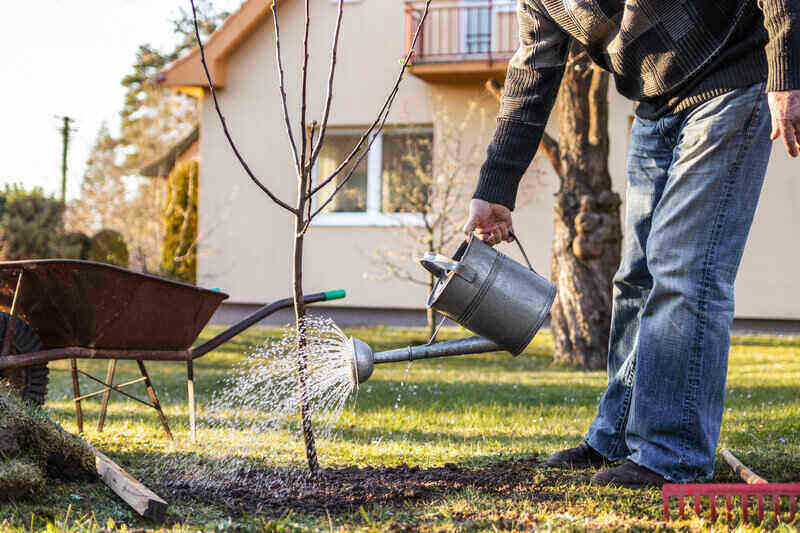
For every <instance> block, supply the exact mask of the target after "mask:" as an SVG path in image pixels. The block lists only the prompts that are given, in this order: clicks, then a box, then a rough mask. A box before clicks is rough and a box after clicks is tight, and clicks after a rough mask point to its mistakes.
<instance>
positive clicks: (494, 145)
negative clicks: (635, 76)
mask: <svg viewBox="0 0 800 533" xmlns="http://www.w3.org/2000/svg"><path fill="white" fill-rule="evenodd" d="M517 20H518V22H519V39H520V46H519V48H518V49H517V52H516V53H515V54H514V57H513V58H511V61H510V62H509V65H508V72H507V74H506V82H505V89H504V91H503V97H502V99H501V102H500V112H499V114H498V116H497V127H496V129H495V132H494V138H493V140H492V142H491V144H490V145H489V148H488V149H487V151H486V161H485V162H484V163H483V166H482V167H481V172H480V179H479V181H478V186H477V190H476V191H475V194H474V196H473V197H474V198H476V199H479V200H485V201H487V202H490V203H495V204H501V205H503V206H505V207H507V208H508V209H509V210H513V209H514V202H515V200H516V196H517V188H518V186H519V181H520V179H521V178H522V175H523V174H524V173H525V171H526V170H527V169H528V166H530V164H531V160H532V159H533V156H534V155H535V154H536V150H537V149H538V147H539V141H540V140H541V138H542V133H543V132H544V127H545V124H546V123H547V119H548V117H549V116H550V110H551V109H552V107H553V103H554V102H555V98H556V94H557V93H558V87H559V85H560V84H561V77H562V75H563V74H564V63H565V61H566V57H567V52H568V49H569V36H568V35H567V34H566V33H564V31H562V30H561V28H559V27H558V26H557V25H556V24H555V23H554V22H553V21H552V20H551V19H550V18H549V17H548V16H547V15H546V14H545V13H544V10H543V9H541V8H540V7H539V4H538V2H537V1H536V0H518V3H517Z"/></svg>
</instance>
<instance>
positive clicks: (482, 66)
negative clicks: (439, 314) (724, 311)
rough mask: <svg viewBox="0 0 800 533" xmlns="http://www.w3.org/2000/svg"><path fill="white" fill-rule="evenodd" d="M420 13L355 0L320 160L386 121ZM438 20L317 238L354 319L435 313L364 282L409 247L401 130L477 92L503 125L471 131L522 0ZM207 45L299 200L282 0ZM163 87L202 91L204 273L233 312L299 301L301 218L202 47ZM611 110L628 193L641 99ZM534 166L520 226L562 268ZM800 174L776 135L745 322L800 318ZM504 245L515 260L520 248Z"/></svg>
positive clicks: (320, 260)
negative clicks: (390, 250) (383, 260)
mask: <svg viewBox="0 0 800 533" xmlns="http://www.w3.org/2000/svg"><path fill="white" fill-rule="evenodd" d="M421 8H422V5H421V4H419V3H415V2H406V3H402V2H394V1H392V2H390V1H387V0H346V1H345V4H344V23H343V28H342V37H341V42H340V48H339V58H338V60H339V61H338V70H337V74H336V81H335V85H334V103H333V108H332V111H331V118H330V124H331V126H332V130H331V131H330V133H329V137H328V144H327V145H326V149H325V150H326V151H325V153H324V154H323V156H322V158H321V161H320V163H319V164H320V165H321V166H322V165H327V164H329V161H331V160H334V159H335V158H336V157H337V156H339V155H341V152H342V151H343V150H345V149H347V148H348V147H350V146H352V144H353V142H354V136H355V135H358V134H359V133H360V132H361V131H362V130H363V129H364V127H365V126H366V125H368V124H369V123H370V122H371V121H372V120H373V118H374V117H375V114H376V113H377V110H378V109H379V106H380V104H381V103H382V101H383V99H384V98H385V96H386V94H387V92H388V91H389V89H390V88H391V86H392V84H393V81H394V78H395V76H396V73H397V71H398V68H399V64H398V62H399V60H400V58H401V57H403V56H404V54H405V52H406V50H407V49H408V46H409V43H410V38H411V37H410V36H411V31H412V30H413V28H414V27H415V24H416V20H417V19H418V17H419V15H420V13H421ZM336 10H337V3H336V2H335V1H332V0H311V13H312V29H311V35H310V57H311V63H310V73H309V84H308V87H309V99H310V109H309V113H310V116H311V117H315V118H317V120H319V117H321V115H322V113H321V111H322V109H321V108H322V103H323V100H324V95H325V89H326V86H327V73H328V61H329V59H328V54H329V51H328V49H329V46H330V41H331V36H332V34H333V29H334V22H335V19H336ZM278 12H279V17H280V19H279V20H280V29H281V39H282V43H283V46H282V52H283V60H284V65H285V68H286V83H287V93H288V95H289V109H290V112H291V113H292V115H293V116H295V117H296V116H297V110H298V103H297V95H298V94H299V91H298V85H299V79H300V76H299V74H298V71H297V65H298V64H299V58H300V53H301V42H302V27H303V20H304V9H303V3H302V2H297V1H293V0H282V1H281V2H280V4H279V8H278ZM426 24H427V29H426V30H425V31H424V33H423V34H422V36H421V39H420V42H419V43H418V46H417V50H416V53H415V58H414V65H413V66H412V67H411V69H410V72H409V73H408V74H407V76H406V78H405V79H404V81H403V83H402V85H401V89H400V92H399V94H398V96H397V99H396V101H395V104H394V108H393V110H392V112H391V114H390V116H389V119H388V121H387V129H386V131H385V132H384V134H383V136H382V138H381V139H379V140H378V142H377V144H376V147H375V149H374V150H373V151H372V152H370V154H369V156H368V158H367V159H366V160H365V163H366V164H365V165H363V168H361V169H360V170H359V172H358V173H357V174H358V175H357V178H354V181H353V183H352V184H350V185H348V187H349V193H350V194H347V195H344V196H343V197H342V198H341V199H340V200H338V201H337V202H335V203H334V204H332V207H331V209H330V210H329V211H330V212H327V213H325V214H324V215H323V216H321V217H320V218H319V219H318V220H317V221H316V223H315V225H314V227H312V229H311V231H310V232H309V234H308V239H307V244H306V261H305V265H306V267H305V273H304V288H305V290H306V291H307V292H312V291H317V290H328V289H334V288H344V289H346V290H347V291H348V297H347V299H346V300H344V301H343V304H342V305H340V306H339V307H338V308H335V309H331V311H332V312H333V313H334V314H335V315H337V316H339V317H342V318H341V320H343V321H345V322H347V321H349V322H352V321H359V320H364V321H370V320H374V321H378V322H383V323H395V321H400V322H402V321H405V320H409V319H410V318H411V317H419V319H422V316H423V315H422V314H421V313H420V312H419V310H420V309H422V308H424V302H425V299H426V290H425V288H424V287H415V286H413V285H409V284H407V283H406V282H403V281H400V280H376V279H370V278H369V276H366V277H365V273H369V272H374V271H375V266H374V265H373V264H372V263H371V261H370V257H369V253H370V252H372V251H373V250H375V249H377V248H380V247H399V246H402V242H403V233H402V228H398V227H397V225H398V222H397V217H391V216H386V214H385V213H383V212H382V201H381V198H382V194H384V193H383V192H382V190H381V187H382V186H381V172H382V168H383V166H385V165H386V162H387V161H391V159H392V158H393V157H396V155H397V154H396V151H397V150H398V149H399V148H398V147H400V146H402V145H403V143H401V142H397V141H398V139H401V140H406V141H408V140H409V139H411V140H413V139H414V138H426V137H430V136H431V135H432V134H433V132H435V131H436V130H437V128H438V127H440V124H438V123H437V120H438V119H437V117H438V116H440V115H441V114H440V113H437V112H436V110H437V109H439V110H444V114H445V115H448V114H449V115H450V116H455V117H462V116H464V115H465V113H466V109H467V108H468V106H469V105H470V102H477V105H478V107H479V108H481V109H483V110H485V113H486V115H487V116H488V117H489V118H490V120H488V121H486V122H485V123H481V122H480V121H479V120H478V119H477V118H475V117H474V124H471V125H470V130H469V131H470V135H471V136H472V139H471V141H472V142H475V143H481V144H482V145H484V146H485V145H486V144H487V143H488V139H489V138H490V137H491V134H492V130H493V123H494V121H493V117H494V116H495V114H496V113H497V107H498V105H497V101H496V99H495V98H494V97H492V96H491V95H489V94H488V93H487V91H486V90H485V89H484V83H485V82H486V80H488V79H490V78H494V79H496V80H497V81H499V82H501V83H502V81H503V78H504V73H505V69H506V66H507V64H508V59H509V58H510V56H511V55H512V53H513V51H514V48H515V46H516V38H517V37H516V34H517V29H516V18H515V14H514V5H513V3H512V2H509V1H497V0H456V1H453V0H434V1H433V3H432V4H431V11H430V14H429V18H428V21H427V23H426ZM206 54H207V57H208V65H209V68H210V71H211V74H212V77H213V80H214V83H215V85H216V87H217V89H218V96H219V100H220V104H221V108H222V110H223V113H224V115H225V117H226V120H227V123H228V125H229V128H230V131H231V134H232V136H233V138H234V139H235V140H236V142H237V144H238V146H239V148H240V150H241V151H242V153H243V155H244V157H245V158H246V160H247V161H248V164H249V165H250V166H251V168H253V169H254V171H255V173H256V174H257V175H258V176H260V177H261V178H262V179H263V180H264V181H265V182H266V183H268V184H269V186H270V187H271V188H272V190H273V191H274V192H276V193H277V194H278V195H279V196H280V197H282V198H284V199H288V200H289V201H290V202H291V201H292V198H293V196H294V194H295V189H296V183H295V178H294V170H293V167H292V164H291V162H290V155H289V148H288V141H287V139H286V135H285V125H284V120H283V115H282V109H281V103H280V97H279V93H278V82H277V76H276V73H277V68H276V58H275V43H274V34H273V21H272V13H271V9H270V7H269V2H265V1H264V0H249V1H247V2H245V3H244V4H243V5H242V7H241V8H240V9H239V10H238V11H237V12H236V13H234V14H233V15H231V16H230V17H229V18H228V20H227V21H226V22H225V23H224V24H223V25H222V26H221V27H220V28H219V29H218V30H217V31H216V32H215V33H214V34H213V35H212V36H211V37H210V38H209V39H208V42H207V45H206ZM163 82H164V83H165V84H166V85H169V86H172V87H175V88H177V89H179V90H182V91H185V92H187V93H189V94H193V95H195V96H197V97H199V98H201V99H202V106H201V107H202V112H201V129H202V135H201V136H200V150H199V151H200V156H201V159H202V162H203V163H202V165H203V166H202V176H201V186H200V204H199V212H200V235H201V242H200V244H199V282H200V284H202V285H206V286H214V287H221V288H223V289H224V290H225V291H227V292H229V293H230V295H231V298H230V303H229V304H227V307H226V308H225V309H226V310H227V312H228V313H242V312H245V311H247V309H249V308H251V307H252V306H254V305H256V304H257V303H261V302H265V301H270V300H274V299H277V298H283V297H286V296H288V295H289V293H290V287H291V285H290V277H291V267H290V256H289V250H290V246H291V239H292V221H291V218H290V217H289V216H288V215H287V214H286V213H285V212H284V211H282V210H280V209H278V208H276V207H275V206H273V205H272V204H271V203H270V201H269V200H268V199H267V198H266V197H265V196H263V194H262V193H261V192H260V191H259V190H258V189H257V188H256V187H255V186H254V185H253V184H252V183H251V182H250V181H249V180H248V178H247V177H246V175H245V173H244V172H243V171H242V169H241V168H240V166H239V164H238V163H237V161H236V159H235V157H234V155H233V153H232V152H231V150H230V148H229V146H228V145H227V143H226V140H225V138H224V136H223V132H222V128H221V127H220V124H219V121H218V119H217V117H216V115H215V111H214V107H213V102H212V101H211V99H210V98H209V97H208V95H209V91H208V84H207V82H206V78H205V76H204V74H203V70H202V66H201V63H200V56H199V50H197V49H195V50H193V51H192V52H191V53H190V54H188V55H187V56H185V57H183V58H181V59H180V60H178V61H176V62H175V63H174V64H173V65H171V67H170V68H169V69H168V70H166V71H165V72H164V73H163ZM610 106H611V112H610V116H611V120H610V129H611V157H610V170H611V175H612V176H613V178H614V180H615V181H614V188H615V190H616V191H618V192H620V193H621V196H623V198H624V190H625V181H624V176H625V172H624V169H625V148H626V143H627V137H628V129H629V124H630V121H631V119H632V115H633V106H632V104H631V102H629V101H626V100H625V99H624V98H622V97H621V96H619V95H618V94H616V92H614V91H613V89H612V91H611V94H610ZM551 126H552V125H551ZM415 136H416V137H415ZM434 150H435V147H434ZM534 167H536V168H532V169H531V170H529V173H528V174H529V176H527V178H526V181H527V182H528V183H529V184H533V187H532V189H533V192H532V194H531V197H530V198H529V200H528V201H527V202H525V203H524V205H522V206H521V207H519V208H518V209H517V212H516V213H515V227H516V229H517V233H518V235H519V236H520V238H521V240H522V241H523V242H524V243H525V245H526V248H527V250H528V254H529V256H530V257H531V260H532V262H533V264H534V266H535V267H536V268H537V269H538V270H539V271H541V272H542V273H543V274H544V275H547V274H548V270H549V264H550V243H551V240H552V233H553V223H552V216H553V215H552V196H553V193H554V192H555V191H556V189H557V180H556V178H555V175H554V174H553V172H552V171H551V170H550V169H549V168H548V166H547V164H546V162H540V163H535V164H534ZM798 177H800V176H798V166H797V164H796V163H794V162H792V161H791V160H790V159H789V157H788V156H787V155H786V154H785V153H784V152H783V150H782V149H780V147H779V146H777V145H776V148H775V150H774V153H773V157H772V162H771V164H770V167H769V170H768V176H767V180H766V185H765V188H764V192H763V197H762V202H761V205H760V208H759V210H758V213H757V216H756V222H755V225H754V228H753V231H752V234H751V239H750V243H749V245H748V248H747V251H746V254H745V257H744V259H743V266H742V270H741V273H740V275H739V278H738V281H737V287H736V292H737V309H736V316H737V317H738V318H740V319H770V320H798V319H800V305H798V304H797V303H796V302H798V301H800V276H797V264H799V262H800V247H798V246H796V245H795V244H796V239H794V238H793V237H791V235H792V234H793V229H792V228H798V227H800V211H797V210H795V209H794V206H795V205H796V204H797V203H798V200H800V180H798ZM464 208H466V203H465V205H464ZM408 223H413V219H409V221H408ZM503 251H505V252H507V253H509V254H510V255H512V256H515V257H516V250H514V249H513V248H512V247H511V246H508V247H505V248H503Z"/></svg>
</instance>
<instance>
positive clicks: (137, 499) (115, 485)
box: [92, 448, 167, 522]
mask: <svg viewBox="0 0 800 533" xmlns="http://www.w3.org/2000/svg"><path fill="white" fill-rule="evenodd" d="M92 451H93V452H94V456H95V465H96V466H97V474H98V475H99V476H100V479H102V480H103V482H104V483H105V484H106V485H108V486H109V488H110V489H111V490H113V491H114V493H115V494H116V495H117V496H119V497H120V498H122V499H123V500H124V501H125V503H127V504H128V505H130V506H131V507H133V508H134V509H135V510H136V512H137V513H139V514H140V515H142V516H144V517H145V518H150V519H152V520H155V521H157V522H162V521H163V520H164V518H165V517H166V514H167V502H165V501H164V500H162V499H161V498H160V497H159V496H158V495H157V494H156V493H155V492H153V491H152V490H150V489H148V488H147V487H145V486H144V485H143V484H142V483H140V482H139V481H137V480H136V479H134V477H133V476H131V475H130V474H129V473H127V472H126V471H124V470H123V469H122V468H120V466H119V465H118V464H116V463H115V462H114V461H112V460H111V459H109V458H108V457H106V456H105V455H103V454H102V453H100V452H98V451H97V450H95V449H94V448H93V449H92Z"/></svg>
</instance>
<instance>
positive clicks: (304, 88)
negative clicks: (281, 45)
mask: <svg viewBox="0 0 800 533" xmlns="http://www.w3.org/2000/svg"><path fill="white" fill-rule="evenodd" d="M272 1H273V4H274V3H275V1H276V0H272ZM305 7H306V23H305V31H304V33H303V64H302V67H301V72H302V82H301V84H300V135H302V139H301V144H300V146H301V147H300V170H301V172H302V175H298V176H297V177H298V179H300V181H301V182H303V181H304V180H305V179H306V177H307V176H306V173H307V172H308V167H307V166H306V148H307V144H308V142H307V139H306V107H307V103H308V98H307V96H306V95H307V94H308V30H309V28H310V27H311V6H310V1H309V0H305ZM276 27H277V26H276ZM304 185H305V183H301V189H300V194H299V195H298V202H299V203H300V204H302V202H303V200H304V199H305V195H306V191H305V190H304V189H303V188H302V186H304ZM302 208H303V206H302V205H298V206H297V209H298V210H302Z"/></svg>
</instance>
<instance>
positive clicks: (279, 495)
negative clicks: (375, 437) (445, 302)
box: [169, 456, 575, 515]
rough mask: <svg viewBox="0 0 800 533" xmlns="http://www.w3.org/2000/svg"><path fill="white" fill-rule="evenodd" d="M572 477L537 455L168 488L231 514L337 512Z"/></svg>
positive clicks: (188, 482) (259, 474) (258, 476)
mask: <svg viewBox="0 0 800 533" xmlns="http://www.w3.org/2000/svg"><path fill="white" fill-rule="evenodd" d="M542 474H546V475H545V476H544V479H542ZM569 477H575V473H567V472H559V471H550V472H548V471H546V470H545V471H543V468H542V463H541V462H540V461H539V459H538V458H537V457H535V456H531V457H527V458H524V459H512V460H505V461H500V462H496V463H491V464H488V465H486V466H481V467H467V466H462V465H457V464H455V463H446V464H445V465H444V466H442V467H437V468H424V469H423V468H420V467H417V466H408V465H400V466H396V467H387V468H372V467H366V468H356V467H351V468H338V469H333V468H328V469H323V470H321V471H320V473H319V475H318V477H316V478H315V479H308V478H307V477H304V476H285V475H282V476H278V475H276V474H274V473H270V472H268V471H263V470H262V471H259V470H255V471H250V472H248V473H247V474H246V475H241V476H237V477H236V479H233V480H231V481H224V482H223V481H215V482H209V481H207V480H206V481H200V480H196V481H195V480H192V479H191V478H186V479H183V480H180V481H177V482H175V481H173V482H171V483H169V486H170V490H171V491H173V492H177V493H181V495H183V496H187V497H195V498H203V499H212V500H217V501H220V503H223V504H224V505H225V506H226V507H227V508H228V510H229V511H230V512H257V513H265V514H269V515H279V514H283V513H285V512H286V511H288V510H292V511H298V512H301V513H311V514H316V513H326V512H327V513H330V514H337V513H342V512H349V511H353V510H358V508H359V507H361V506H364V507H369V506H372V505H376V504H400V503H403V502H409V501H425V500H430V499H434V498H436V497H440V496H442V495H443V494H445V493H447V492H450V491H459V490H463V489H466V488H471V489H476V490H481V491H486V492H494V493H509V494H511V493H512V492H516V491H519V490H520V489H523V488H529V489H535V488H536V487H537V486H542V487H553V486H554V485H556V484H559V483H563V482H565V481H568V479H566V478H569ZM537 479H538V481H537Z"/></svg>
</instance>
